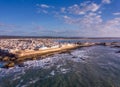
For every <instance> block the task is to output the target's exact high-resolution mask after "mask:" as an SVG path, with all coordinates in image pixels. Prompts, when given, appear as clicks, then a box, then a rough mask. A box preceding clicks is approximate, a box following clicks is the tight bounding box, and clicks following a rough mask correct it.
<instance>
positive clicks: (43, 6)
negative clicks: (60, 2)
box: [37, 4, 50, 8]
mask: <svg viewBox="0 0 120 87" xmlns="http://www.w3.org/2000/svg"><path fill="white" fill-rule="evenodd" d="M37 6H39V7H41V8H50V6H49V5H47V4H37Z"/></svg>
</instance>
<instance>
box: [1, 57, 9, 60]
mask: <svg viewBox="0 0 120 87" xmlns="http://www.w3.org/2000/svg"><path fill="white" fill-rule="evenodd" d="M9 60H10V58H9V57H4V58H3V59H2V61H9Z"/></svg>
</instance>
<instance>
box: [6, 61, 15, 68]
mask: <svg viewBox="0 0 120 87" xmlns="http://www.w3.org/2000/svg"><path fill="white" fill-rule="evenodd" d="M14 65H15V63H14V62H9V63H6V64H5V65H4V67H5V68H10V67H14Z"/></svg>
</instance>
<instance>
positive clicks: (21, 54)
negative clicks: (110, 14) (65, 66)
mask: <svg viewBox="0 0 120 87" xmlns="http://www.w3.org/2000/svg"><path fill="white" fill-rule="evenodd" d="M96 45H102V46H111V47H120V43H118V42H106V43H104V42H79V41H77V42H72V43H70V42H62V43H61V42H59V41H57V40H56V39H37V38H19V39H0V61H2V62H6V63H5V65H4V66H3V67H13V66H14V65H15V64H17V63H19V62H21V61H25V60H31V59H32V60H36V59H38V58H43V57H46V56H49V55H53V54H55V53H61V52H68V51H69V50H73V49H76V48H79V47H88V46H96Z"/></svg>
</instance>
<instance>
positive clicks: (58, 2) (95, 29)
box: [0, 0, 120, 37]
mask: <svg viewBox="0 0 120 87" xmlns="http://www.w3.org/2000/svg"><path fill="white" fill-rule="evenodd" d="M119 3H120V0H0V35H19V36H67V37H69V36H70V37H71V36H72V37H120V5H119Z"/></svg>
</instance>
